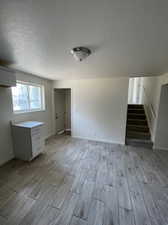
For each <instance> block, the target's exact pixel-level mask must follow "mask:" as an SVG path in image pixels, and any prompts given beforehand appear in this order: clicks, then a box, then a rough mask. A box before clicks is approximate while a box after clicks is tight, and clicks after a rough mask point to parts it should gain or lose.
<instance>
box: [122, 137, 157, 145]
mask: <svg viewBox="0 0 168 225" xmlns="http://www.w3.org/2000/svg"><path fill="white" fill-rule="evenodd" d="M126 139H127V141H131V142H140V143H151V144H153V143H152V141H151V140H146V139H145V140H143V139H137V138H129V137H127V138H126Z"/></svg>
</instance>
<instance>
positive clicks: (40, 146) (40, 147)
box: [32, 141, 44, 157]
mask: <svg viewBox="0 0 168 225" xmlns="http://www.w3.org/2000/svg"><path fill="white" fill-rule="evenodd" d="M43 151H44V141H39V142H38V143H36V144H34V145H33V146H32V155H33V157H35V156H37V155H39V154H40V153H41V152H43Z"/></svg>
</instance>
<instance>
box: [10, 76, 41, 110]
mask: <svg viewBox="0 0 168 225" xmlns="http://www.w3.org/2000/svg"><path fill="white" fill-rule="evenodd" d="M17 84H23V85H28V86H35V87H40V90H41V104H42V106H41V108H39V109H30V107H29V110H16V111H15V110H14V105H13V96H12V106H13V113H14V114H22V113H31V112H40V111H45V88H44V85H41V84H37V83H32V82H26V81H20V80H17V81H16V85H17ZM11 92H12V89H11ZM28 102H29V105H30V99H29V92H28Z"/></svg>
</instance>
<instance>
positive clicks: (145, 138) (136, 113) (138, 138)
mask: <svg viewBox="0 0 168 225" xmlns="http://www.w3.org/2000/svg"><path fill="white" fill-rule="evenodd" d="M126 144H127V145H132V146H139V147H145V148H152V145H153V144H152V141H151V136H150V131H149V127H148V123H147V119H146V115H145V110H144V107H143V105H132V104H131V105H128V112H127V129H126Z"/></svg>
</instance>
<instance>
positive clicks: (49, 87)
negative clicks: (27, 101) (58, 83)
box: [0, 72, 54, 165]
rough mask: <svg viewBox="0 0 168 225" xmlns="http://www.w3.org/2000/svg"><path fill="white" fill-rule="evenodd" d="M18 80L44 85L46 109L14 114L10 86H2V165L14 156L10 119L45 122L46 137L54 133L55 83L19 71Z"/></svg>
mask: <svg viewBox="0 0 168 225" xmlns="http://www.w3.org/2000/svg"><path fill="white" fill-rule="evenodd" d="M16 78H17V80H21V81H29V82H33V83H38V84H42V85H44V88H45V101H46V109H45V111H41V112H32V113H24V114H18V115H14V114H13V110H12V96H11V89H10V88H7V89H6V88H0V103H1V106H0V165H1V164H3V163H5V162H6V161H8V160H10V159H11V158H13V148H12V139H11V130H10V121H11V120H14V121H25V120H37V121H42V122H45V129H44V131H43V135H44V137H45V138H46V137H49V136H50V135H52V134H53V133H54V127H53V83H52V81H49V80H46V79H42V78H39V77H36V76H33V75H29V74H26V73H21V72H18V73H17V74H16Z"/></svg>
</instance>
